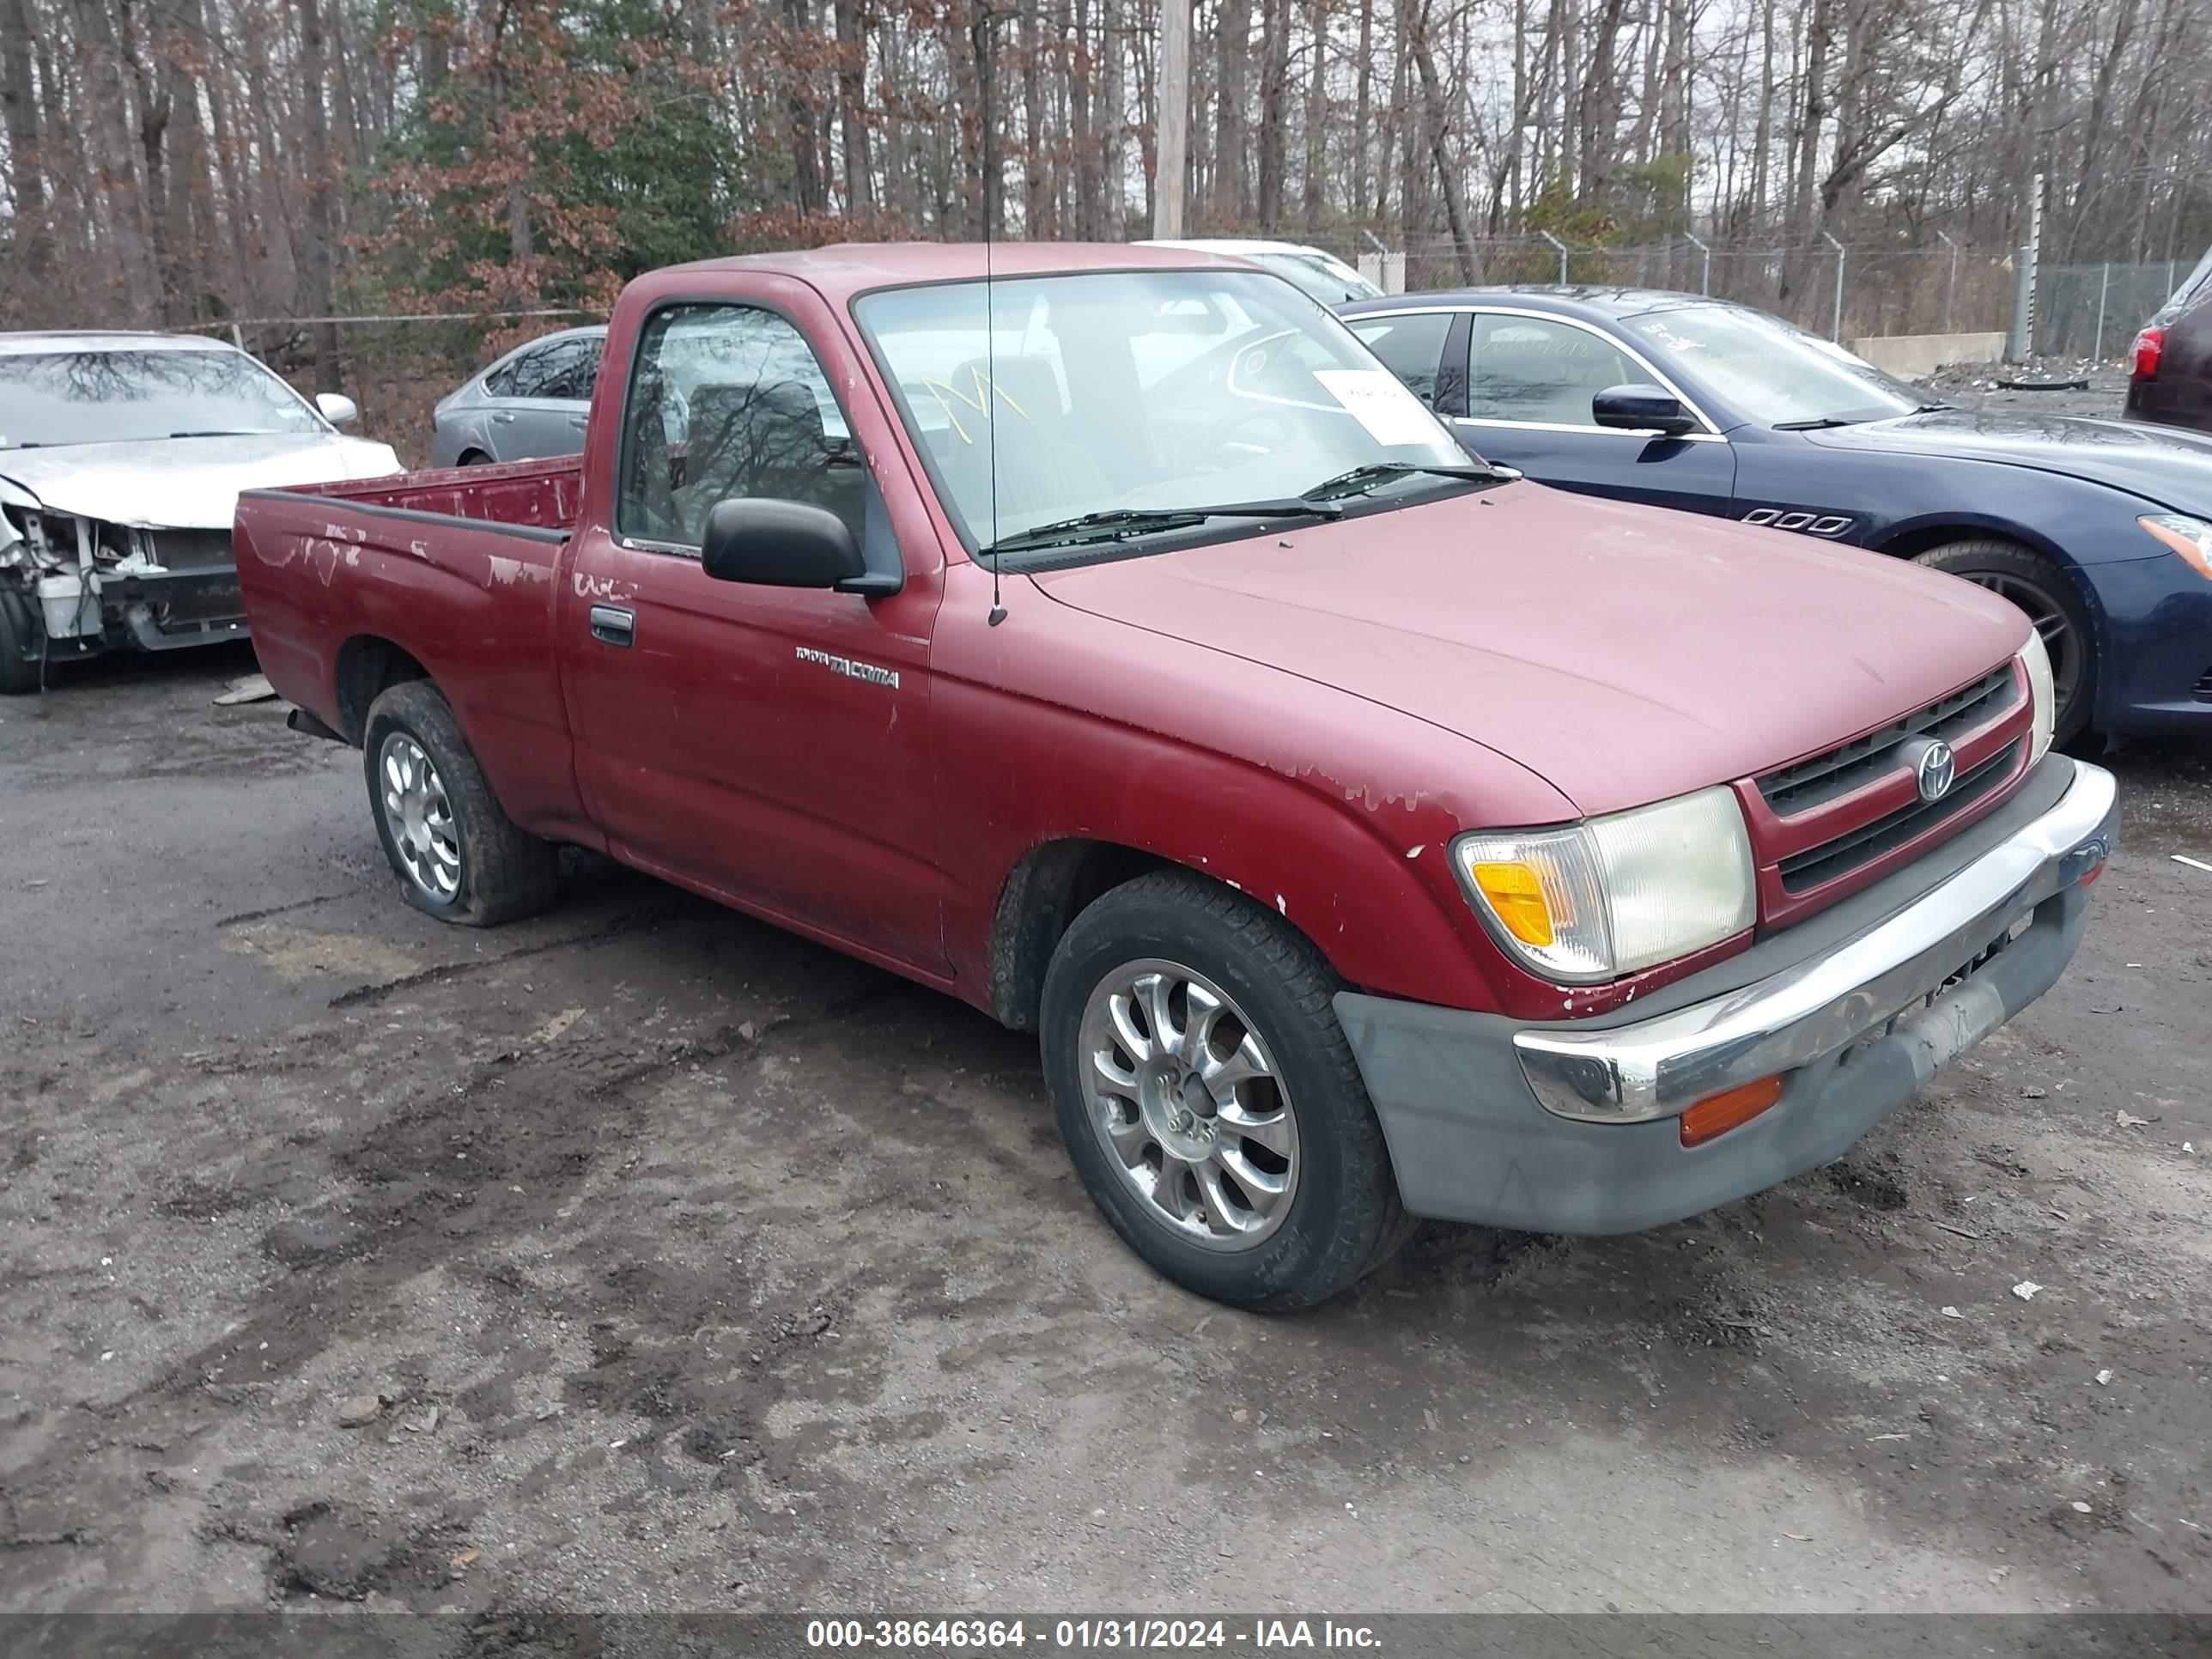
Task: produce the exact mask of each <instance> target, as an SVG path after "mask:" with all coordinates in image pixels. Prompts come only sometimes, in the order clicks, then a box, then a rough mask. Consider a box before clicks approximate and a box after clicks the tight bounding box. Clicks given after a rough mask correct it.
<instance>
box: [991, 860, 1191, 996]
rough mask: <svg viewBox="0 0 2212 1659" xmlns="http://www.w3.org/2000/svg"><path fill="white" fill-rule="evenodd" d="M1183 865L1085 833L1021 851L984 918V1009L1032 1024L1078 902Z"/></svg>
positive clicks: (1081, 904) (1083, 903) (1082, 903)
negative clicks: (987, 943) (987, 931)
mask: <svg viewBox="0 0 2212 1659" xmlns="http://www.w3.org/2000/svg"><path fill="white" fill-rule="evenodd" d="M1189 869H1191V866H1188V865H1187V864H1182V863H1178V862H1177V861H1176V860H1173V859H1170V858H1164V857H1163V856H1161V855H1160V854H1158V853H1150V852H1146V851H1145V850H1144V849H1143V848H1137V847H1130V846H1127V845H1125V844H1123V843H1122V842H1115V841H1101V840H1097V839H1095V838H1092V837H1090V836H1063V837H1061V838H1060V839H1058V840H1054V841H1047V842H1039V843H1038V844H1037V845H1036V846H1035V847H1032V848H1030V849H1029V851H1027V852H1026V853H1024V854H1022V856H1021V857H1020V858H1019V859H1018V860H1016V861H1015V864H1014V867H1013V868H1012V870H1011V871H1009V872H1007V875H1006V881H1005V883H1004V884H1002V885H1001V886H1000V889H999V902H998V907H997V908H996V910H995V911H994V913H993V915H992V921H991V953H990V982H991V1012H992V1013H993V1014H994V1016H995V1017H996V1018H997V1019H998V1020H999V1023H1000V1024H1002V1025H1005V1026H1006V1027H1007V1028H1008V1029H1009V1030H1016V1031H1034V1030H1036V1029H1037V1012H1038V1006H1039V1004H1040V1003H1041V1002H1042V1000H1043V997H1044V975H1045V969H1046V968H1047V967H1048V966H1049V965H1050V963H1051V962H1052V953H1053V951H1054V949H1056V948H1057V947H1058V945H1059V944H1060V939H1061V937H1062V936H1063V935H1064V934H1065V933H1066V932H1067V930H1068V927H1069V926H1070V925H1071V924H1073V921H1075V919H1076V917H1078V916H1079V915H1082V914H1083V911H1084V908H1085V906H1087V905H1089V904H1090V903H1091V902H1093V901H1094V900H1096V899H1097V898H1098V897H1099V896H1101V895H1102V894H1104V893H1107V892H1109V891H1111V890H1113V889H1114V888H1116V887H1119V886H1121V885H1122V884H1124V883H1126V882H1130V881H1133V880H1135V879H1136V878H1138V877H1139V876H1141V875H1144V874H1146V872H1150V871H1153V870H1189ZM1193 873H1194V874H1196V875H1200V876H1203V875H1205V874H1206V872H1204V871H1202V870H1196V871H1193ZM1208 879H1211V878H1208Z"/></svg>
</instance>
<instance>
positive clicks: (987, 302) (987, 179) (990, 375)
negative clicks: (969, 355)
mask: <svg viewBox="0 0 2212 1659" xmlns="http://www.w3.org/2000/svg"><path fill="white" fill-rule="evenodd" d="M973 3H974V4H975V74H976V81H977V82H978V88H979V90H980V92H981V99H982V105H983V112H982V113H983V381H984V384H983V386H982V392H983V441H984V442H985V443H987V444H988V445H989V446H990V452H989V453H990V467H991V539H992V540H993V541H994V542H996V541H999V540H1000V539H1002V538H1001V535H1000V528H999V414H998V410H997V409H996V407H995V406H994V404H993V402H992V400H993V399H994V398H996V397H998V395H999V316H998V307H997V302H996V301H995V299H994V295H993V294H992V290H991V228H992V226H993V224H994V222H996V220H997V219H998V216H999V157H998V151H997V149H996V148H995V147H994V145H993V143H992V142H991V128H992V125H993V122H992V119H991V114H992V109H993V106H994V102H995V100H996V93H997V88H998V78H999V77H998V63H999V54H998V50H997V41H996V37H995V36H994V34H993V33H992V30H991V25H992V24H993V23H994V22H995V21H997V19H998V14H997V13H996V12H995V11H994V10H993V9H992V7H991V3H990V0H973ZM999 558H1000V556H999V555H998V554H997V553H996V552H994V553H993V554H992V555H991V611H990V615H989V616H988V617H987V618H985V620H986V621H987V623H988V624H989V625H990V626H991V627H993V628H996V627H997V626H998V625H999V624H1000V623H1002V622H1004V621H1006V605H1005V604H1004V603H1003V602H1002V601H1001V600H1000V597H999Z"/></svg>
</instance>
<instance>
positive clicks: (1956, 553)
mask: <svg viewBox="0 0 2212 1659" xmlns="http://www.w3.org/2000/svg"><path fill="white" fill-rule="evenodd" d="M1913 562H1914V563H1915V564H1924V565H1926V566H1928V567H1929V568H1930V569H1931V570H1941V571H1942V572H1944V573H1945V574H1948V575H1953V576H1958V577H1960V578H1962V579H1964V580H1966V581H1970V582H1972V583H1974V584H1975V585H1976V586H1979V587H1986V588H1988V589H1990V591H1991V592H1995V593H1996V594H1997V595H1998V596H1999V597H2000V598H2002V599H2010V600H2011V601H2012V602H2013V603H2014V604H2015V605H2018V606H2019V607H2020V608H2021V610H2022V611H2026V612H2027V617H2028V620H2029V621H2030V622H2032V623H2034V624H2035V627H2036V631H2037V632H2039V634H2041V635H2043V641H2044V646H2045V649H2047V650H2048V651H2049V652H2050V653H2051V684H2052V687H2053V690H2054V691H2055V693H2056V697H2055V702H2056V705H2057V706H2056V707H2055V708H2054V709H2053V710H2052V717H2051V726H2052V728H2053V741H2054V742H2056V743H2059V744H2065V743H2070V742H2071V741H2072V740H2073V739H2075V738H2078V737H2080V736H2081V733H2082V732H2084V731H2086V730H2087V728H2088V725H2089V714H2090V712H2091V710H2093V708H2095V707H2096V705H2097V669H2098V662H2097V640H2096V634H2095V632H2094V629H2093V624H2092V623H2091V622H2090V620H2089V611H2088V607H2087V606H2086V605H2083V604H2082V603H2081V590H2080V589H2079V588H2078V587H2076V586H2075V583H2074V579H2073V577H2071V576H2070V575H2069V574H2067V573H2066V572H2065V571H2064V570H2063V569H2061V568H2059V567H2058V566H2057V565H2056V564H2054V563H2053V562H2051V561H2050V560H2049V559H2046V558H2045V557H2044V556H2043V555H2042V554H2040V553H2037V552H2034V551H2033V550H2030V549H2028V548H2025V547H2022V546H2021V544H2019V543H2018V542H2008V541H2004V540H2001V539H1999V538H1996V537H1981V538H1974V539H1972V540H1968V541H1959V542H1947V543H1946V544H1944V545H1942V547H1933V548H1930V549H1929V550H1928V551H1927V552H1925V553H1923V554H1921V555H1919V556H1917V558H1915V559H1914V560H1913Z"/></svg>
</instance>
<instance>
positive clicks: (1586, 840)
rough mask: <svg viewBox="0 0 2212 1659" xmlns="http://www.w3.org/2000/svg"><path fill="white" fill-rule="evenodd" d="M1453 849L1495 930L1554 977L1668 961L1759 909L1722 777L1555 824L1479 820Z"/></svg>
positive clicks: (1747, 922)
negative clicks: (1493, 827)
mask: <svg viewBox="0 0 2212 1659" xmlns="http://www.w3.org/2000/svg"><path fill="white" fill-rule="evenodd" d="M1452 860H1453V863H1454V865H1455V866H1456V867H1457V869H1458V871H1459V872H1460V878H1461V879H1462V881H1464V882H1465V883H1466V884H1467V890H1468V893H1469V895H1470V896H1472V897H1473V898H1474V903H1475V907H1476V908H1477V909H1478V910H1479V911H1480V913H1481V915H1482V916H1483V919H1484V921H1486V923H1487V924H1488V925H1489V927H1490V929H1491V931H1492V933H1494V934H1496V935H1497V937H1498V941H1499V942H1500V943H1501V944H1503V945H1505V946H1506V947H1507V949H1508V950H1510V951H1511V952H1512V953H1513V954H1514V955H1515V956H1516V957H1520V958H1521V960H1522V962H1524V963H1527V964H1528V966H1530V967H1532V968H1534V969H1535V970H1536V971H1537V972H1538V973H1540V974H1541V975H1544V976H1545V977H1546V978H1547V979H1553V980H1557V981H1561V982H1562V983H1568V984H1589V983H1591V982H1593V981H1598V980H1607V979H1617V978H1619V977H1620V975H1623V974H1632V973H1635V972H1636V971H1638V969H1644V968H1649V967H1650V966H1652V965H1653V964H1654V963H1662V962H1671V961H1672V960H1674V958H1675V957H1680V956H1686V955H1688V954H1689V953H1690V952H1691V951H1698V950H1702V949H1704V948H1705V946H1706V945H1717V944H1718V943H1719V942H1720V941H1721V940H1723V939H1727V938H1729V936H1731V935H1732V934H1735V933H1741V932H1743V930H1744V929H1745V928H1747V927H1750V926H1751V925H1752V922H1753V919H1754V918H1755V917H1756V915H1757V913H1758V903H1757V890H1756V887H1755V885H1754V883H1753V874H1752V865H1751V838H1750V836H1749V835H1748V834H1747V832H1746V831H1745V829H1744V827H1743V812H1742V810H1741V808H1740V807H1738V806H1737V805H1736V801H1735V794H1734V793H1732V792H1731V791H1729V790H1728V789H1726V788H1712V789H1700V790H1699V791H1698V792H1697V793H1695V794H1692V795H1683V796H1680V797H1678V798H1677V799H1674V800H1669V801H1662V802H1660V803H1659V804H1658V805H1656V806H1639V807H1638V808H1636V809H1635V810H1634V811H1628V812H1615V813H1613V814H1611V815H1610V816H1608V817H1601V818H1589V819H1586V820H1585V821H1584V822H1583V823H1577V824H1571V825H1569V826H1567V827H1566V828H1565V829H1528V830H1519V831H1507V832H1504V833H1502V834H1492V833H1490V832H1487V831H1480V830H1478V831H1476V832H1475V833H1474V834H1471V835H1465V836H1461V837H1460V838H1459V839H1458V840H1457V841H1455V842H1453V843H1452Z"/></svg>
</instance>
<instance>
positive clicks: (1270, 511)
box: [983, 498, 1344, 553]
mask: <svg viewBox="0 0 2212 1659" xmlns="http://www.w3.org/2000/svg"><path fill="white" fill-rule="evenodd" d="M1343 515H1344V509H1343V508H1342V507H1331V506H1329V505H1328V503H1327V502H1325V501H1304V500H1301V499H1297V498H1292V499H1288V500H1284V501H1225V502H1223V503H1222V504H1221V505H1220V506H1218V507H1109V508H1108V509H1107V510H1106V511H1104V512H1103V513H1083V514H1081V515H1079V516H1078V517H1076V518H1073V519H1059V520H1054V522H1053V523H1051V524H1037V525H1031V526H1030V527H1029V528H1028V529H1027V530H1023V531H1018V532H1015V533H1014V534H1013V535H1011V536H1001V537H1000V538H999V539H998V540H997V541H995V542H993V543H992V544H990V545H989V546H988V547H987V548H985V549H984V550H983V551H984V552H986V553H1026V552H1029V551H1030V550H1032V549H1035V548H1040V547H1068V546H1072V545H1074V544H1078V543H1081V542H1111V541H1120V540H1121V538H1124V537H1127V536H1149V535H1152V534H1153V533H1154V532H1158V531H1162V530H1185V529H1188V528H1191V527H1192V526H1196V525H1201V524H1204V523H1205V522H1206V520H1208V519H1336V518H1341V517H1343Z"/></svg>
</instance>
